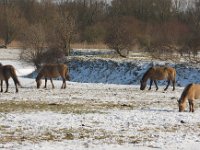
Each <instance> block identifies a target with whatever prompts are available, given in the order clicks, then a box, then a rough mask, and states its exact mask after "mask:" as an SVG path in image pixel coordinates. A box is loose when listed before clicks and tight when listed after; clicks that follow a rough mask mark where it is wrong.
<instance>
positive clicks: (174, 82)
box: [172, 80, 176, 91]
mask: <svg viewBox="0 0 200 150" xmlns="http://www.w3.org/2000/svg"><path fill="white" fill-rule="evenodd" d="M175 84H176V81H175V80H173V81H172V85H173V91H174V90H175Z"/></svg>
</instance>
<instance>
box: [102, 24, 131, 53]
mask: <svg viewBox="0 0 200 150" xmlns="http://www.w3.org/2000/svg"><path fill="white" fill-rule="evenodd" d="M119 22H120V21H119V20H117V22H113V24H112V25H111V26H110V27H109V28H108V31H107V35H106V38H105V43H106V44H107V45H108V47H109V48H111V49H114V50H116V52H117V53H118V54H119V55H120V56H122V57H127V55H128V54H129V51H130V50H131V47H132V46H133V35H132V34H131V32H130V30H129V28H126V24H125V23H119Z"/></svg>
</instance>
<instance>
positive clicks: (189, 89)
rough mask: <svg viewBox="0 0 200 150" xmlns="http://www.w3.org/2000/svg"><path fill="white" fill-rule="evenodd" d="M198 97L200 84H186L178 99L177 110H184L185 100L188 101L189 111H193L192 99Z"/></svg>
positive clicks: (199, 96)
mask: <svg viewBox="0 0 200 150" xmlns="http://www.w3.org/2000/svg"><path fill="white" fill-rule="evenodd" d="M199 98H200V84H193V83H191V84H188V85H187V86H186V87H185V89H184V90H183V92H182V94H181V97H180V99H179V100H178V105H179V112H182V111H184V110H185V107H186V101H187V100H188V102H189V109H190V112H194V102H193V101H194V100H195V99H199Z"/></svg>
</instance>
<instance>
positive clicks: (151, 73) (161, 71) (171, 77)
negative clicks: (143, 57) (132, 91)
mask: <svg viewBox="0 0 200 150" xmlns="http://www.w3.org/2000/svg"><path fill="white" fill-rule="evenodd" d="M148 79H150V87H149V90H151V86H152V83H153V82H154V84H155V86H156V90H158V85H157V80H164V79H167V86H166V88H165V89H164V90H165V91H166V90H167V89H168V87H169V85H170V82H172V85H173V91H174V90H175V82H176V70H175V69H174V68H172V67H151V68H149V69H148V70H147V71H146V72H145V74H144V75H143V77H142V80H141V81H140V90H144V89H145V88H146V85H147V80H148Z"/></svg>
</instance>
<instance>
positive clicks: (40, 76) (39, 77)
mask: <svg viewBox="0 0 200 150" xmlns="http://www.w3.org/2000/svg"><path fill="white" fill-rule="evenodd" d="M42 76H43V75H42V73H41V72H39V73H38V75H37V77H36V80H40V79H41V78H42Z"/></svg>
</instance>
